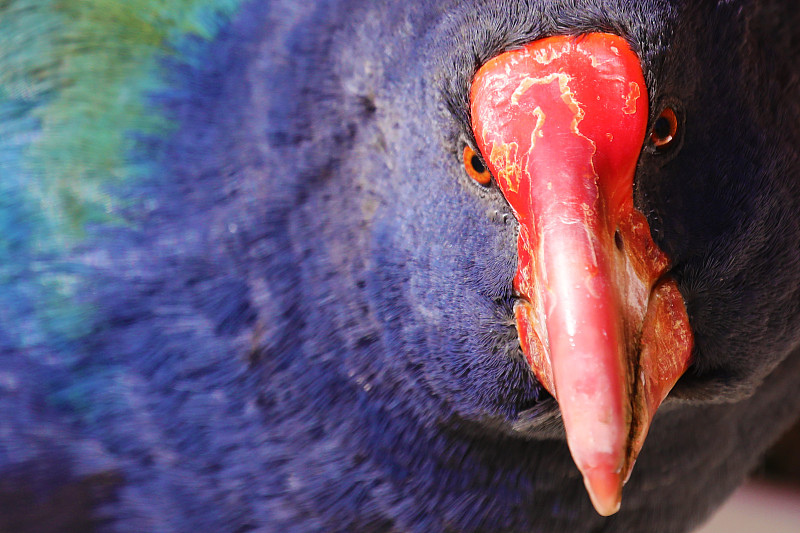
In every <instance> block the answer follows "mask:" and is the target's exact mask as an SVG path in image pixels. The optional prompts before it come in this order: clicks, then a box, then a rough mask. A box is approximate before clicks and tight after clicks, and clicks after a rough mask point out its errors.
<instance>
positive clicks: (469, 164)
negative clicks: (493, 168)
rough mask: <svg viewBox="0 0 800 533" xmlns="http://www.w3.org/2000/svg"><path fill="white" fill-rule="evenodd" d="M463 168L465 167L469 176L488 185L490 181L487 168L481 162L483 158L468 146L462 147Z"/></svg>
mask: <svg viewBox="0 0 800 533" xmlns="http://www.w3.org/2000/svg"><path fill="white" fill-rule="evenodd" d="M464 168H466V169H467V174H469V177H470V178H472V179H474V180H475V181H477V182H478V183H480V184H481V185H489V182H490V181H492V174H491V173H490V172H489V169H488V168H486V165H484V164H483V160H481V158H480V156H479V155H478V154H476V153H475V150H473V149H472V148H470V147H469V146H465V147H464Z"/></svg>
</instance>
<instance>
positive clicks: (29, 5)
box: [0, 0, 241, 346]
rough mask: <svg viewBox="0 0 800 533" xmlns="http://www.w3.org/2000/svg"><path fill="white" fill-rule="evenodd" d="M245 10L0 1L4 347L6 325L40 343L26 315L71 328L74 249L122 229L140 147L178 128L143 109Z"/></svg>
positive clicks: (192, 0)
mask: <svg viewBox="0 0 800 533" xmlns="http://www.w3.org/2000/svg"><path fill="white" fill-rule="evenodd" d="M240 3H241V0H212V1H209V0H127V1H120V0H0V307H4V308H5V309H6V311H0V346H2V345H3V338H2V336H3V335H2V333H3V330H6V332H7V333H6V335H9V334H11V333H8V332H13V336H14V337H16V339H15V340H12V341H11V343H12V345H14V344H16V345H19V344H22V345H25V344H28V343H30V342H35V341H36V338H37V337H39V336H40V335H42V332H41V331H38V330H39V329H41V327H42V321H41V320H34V319H32V318H31V317H32V316H38V317H39V318H40V319H42V318H45V320H44V322H47V323H51V324H57V323H61V322H63V321H64V317H73V318H70V319H69V320H67V321H66V322H67V323H64V324H62V325H60V326H54V327H55V329H56V330H60V331H67V330H69V331H73V332H75V328H74V327H73V325H74V324H73V325H68V323H73V322H74V323H77V322H79V321H80V320H78V319H76V318H74V317H75V312H74V309H71V308H72V307H73V305H72V304H73V296H74V295H75V294H76V292H77V291H78V290H79V289H78V287H79V285H80V283H78V279H77V278H78V275H77V274H75V268H74V265H71V264H69V263H70V260H69V259H68V258H67V255H68V254H69V251H70V250H71V249H73V248H74V246H75V244H78V243H80V242H81V240H83V239H85V237H86V235H87V234H86V229H87V228H88V227H90V226H91V225H93V224H105V223H112V224H118V223H124V221H122V220H121V219H120V217H119V216H118V214H117V211H118V209H119V208H121V207H123V205H122V203H123V200H121V199H120V198H119V197H118V196H116V194H115V190H116V189H115V188H116V187H117V186H119V185H120V184H123V183H126V182H130V181H131V180H137V179H139V178H142V177H144V176H145V175H146V174H147V170H148V168H147V167H148V161H147V158H143V157H134V155H135V153H136V152H137V150H138V149H139V147H138V146H137V143H140V142H141V139H143V138H147V137H151V138H152V137H155V136H164V135H168V134H169V132H170V130H171V128H172V126H173V125H172V124H170V122H169V121H168V120H167V119H165V118H164V117H163V116H162V114H161V113H160V111H159V110H158V109H157V108H156V107H154V106H152V105H151V103H150V102H152V100H153V98H154V96H157V95H158V93H159V92H160V91H163V90H165V89H166V82H165V81H164V70H165V68H164V65H165V61H168V60H172V61H179V62H180V61H184V60H187V59H186V58H185V57H184V55H185V54H183V53H182V52H181V50H183V49H184V48H186V47H185V46H184V45H185V43H187V42H189V41H191V40H198V39H199V40H209V39H212V38H213V37H214V36H215V34H216V33H217V32H218V31H219V29H220V27H221V26H222V25H223V24H224V23H225V21H226V20H227V19H228V18H229V17H230V16H231V15H232V14H234V12H235V10H236V8H237V7H238V5H239V4H240ZM43 254H45V255H43ZM43 257H46V259H44V260H42V258H43ZM6 300H7V301H6ZM6 304H8V305H6ZM70 309H71V310H70ZM16 313H18V314H19V315H24V316H25V317H26V320H25V321H24V323H23V322H21V321H20V316H16V317H15V316H14V314H16ZM52 314H55V315H57V316H56V317H55V318H53V317H50V318H49V319H47V318H46V315H47V316H49V315H52ZM4 315H5V316H4ZM28 319H30V321H29V320H28ZM26 323H27V324H28V325H29V326H30V329H31V333H30V335H27V337H26V334H25V330H26V327H25V324H26ZM26 338H27V339H28V340H26ZM6 342H8V340H6Z"/></svg>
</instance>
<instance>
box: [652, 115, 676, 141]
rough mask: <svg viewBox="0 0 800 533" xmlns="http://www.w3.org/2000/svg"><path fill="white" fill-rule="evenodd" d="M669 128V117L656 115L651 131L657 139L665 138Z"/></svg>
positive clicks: (668, 133) (667, 135)
mask: <svg viewBox="0 0 800 533" xmlns="http://www.w3.org/2000/svg"><path fill="white" fill-rule="evenodd" d="M671 129H672V128H671V127H670V123H669V119H667V118H666V117H658V119H656V123H655V124H653V133H654V134H655V136H656V137H658V138H659V139H666V138H667V137H669V135H670V130H671Z"/></svg>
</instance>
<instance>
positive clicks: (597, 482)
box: [583, 469, 624, 516]
mask: <svg viewBox="0 0 800 533" xmlns="http://www.w3.org/2000/svg"><path fill="white" fill-rule="evenodd" d="M583 483H584V485H586V491H587V492H588V493H589V498H590V499H591V500H592V505H593V506H594V508H595V510H596V511H597V513H598V514H599V515H600V516H611V515H613V514H615V513H616V512H617V511H619V508H620V504H621V503H622V485H623V484H624V480H623V478H622V474H621V473H620V472H610V471H606V470H600V469H593V470H589V471H587V472H584V473H583Z"/></svg>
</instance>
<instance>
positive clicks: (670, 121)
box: [650, 107, 678, 150]
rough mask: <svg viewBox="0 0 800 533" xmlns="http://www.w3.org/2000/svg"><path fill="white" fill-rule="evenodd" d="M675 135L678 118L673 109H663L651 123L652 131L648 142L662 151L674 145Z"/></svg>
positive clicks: (676, 133)
mask: <svg viewBox="0 0 800 533" xmlns="http://www.w3.org/2000/svg"><path fill="white" fill-rule="evenodd" d="M677 135H678V117H677V115H676V114H675V110H674V109H672V108H671V107H665V108H664V110H663V111H662V112H661V114H660V115H659V116H658V118H657V119H656V121H655V122H654V123H653V129H652V131H651V132H650V142H651V143H653V146H655V147H656V148H658V149H659V150H664V149H666V148H669V146H670V145H672V144H673V143H674V141H675V138H676V136H677Z"/></svg>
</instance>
